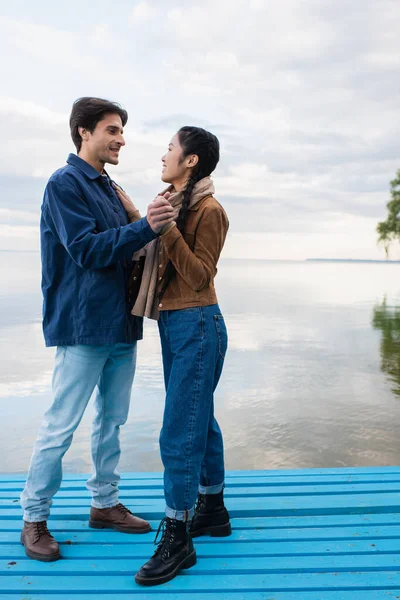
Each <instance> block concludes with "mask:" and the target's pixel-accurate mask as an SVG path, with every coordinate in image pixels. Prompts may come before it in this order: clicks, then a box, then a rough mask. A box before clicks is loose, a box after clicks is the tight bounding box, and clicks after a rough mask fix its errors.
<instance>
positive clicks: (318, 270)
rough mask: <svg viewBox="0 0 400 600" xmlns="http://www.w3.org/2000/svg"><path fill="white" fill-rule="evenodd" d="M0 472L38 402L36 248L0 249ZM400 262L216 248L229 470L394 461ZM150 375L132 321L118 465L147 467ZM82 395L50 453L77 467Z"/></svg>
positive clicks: (397, 449)
mask: <svg viewBox="0 0 400 600" xmlns="http://www.w3.org/2000/svg"><path fill="white" fill-rule="evenodd" d="M0 261H1V262H0V277H1V281H2V286H1V292H0V309H1V310H0V356H1V361H0V421H1V424H2V434H1V436H0V472H2V473H6V472H14V473H17V472H21V473H22V472H25V471H26V469H27V466H28V464H29V459H30V455H31V451H32V446H33V443H34V440H35V437H36V433H37V429H38V427H39V425H40V422H41V419H42V416H43V413H44V411H45V410H46V408H47V407H48V405H49V404H50V403H51V388H50V385H51V373H52V368H53V357H54V349H52V348H48V349H46V348H45V346H44V342H43V338H42V331H41V321H40V315H41V294H40V258H39V254H37V253H25V252H21V253H18V252H13V253H8V252H2V253H0ZM399 272H400V265H397V264H372V263H313V262H264V261H228V260H225V261H224V260H222V261H221V262H220V266H219V274H218V277H217V281H216V284H217V291H218V293H219V299H220V305H221V308H222V311H223V313H224V315H225V319H226V323H227V327H228V332H229V337H230V347H229V350H228V353H227V356H226V360H225V369H224V372H223V375H222V379H221V382H220V385H219V387H218V390H217V394H216V413H217V417H218V420H219V422H220V425H221V427H222V430H223V433H224V439H225V452H226V466H227V468H229V469H270V468H297V467H299V468H301V467H335V466H339V467H341V466H347V465H348V466H363V465H391V464H397V465H398V464H400V443H399V424H400V278H399ZM163 401H164V392H163V381H162V371H161V355H160V345H159V340H158V331H157V327H156V325H155V324H154V323H153V322H150V321H146V323H145V339H144V340H143V341H142V342H139V356H138V368H137V373H136V378H135V383H134V387H133V392H132V404H131V410H130V416H129V420H128V422H127V424H126V425H125V426H124V427H123V428H122V430H121V442H122V450H123V451H122V458H121V462H120V470H122V471H144V470H149V471H161V470H162V465H161V461H160V458H159V451H158V433H159V429H160V424H161V418H162V411H163ZM91 418H92V408H91V407H89V409H88V410H87V413H86V414H85V417H84V419H83V421H82V423H81V425H80V427H79V429H78V431H77V433H76V435H75V438H74V441H73V444H72V447H71V448H70V450H69V451H68V453H67V454H66V456H65V459H64V471H65V472H89V471H90V468H91V463H90V452H89V438H90V424H91Z"/></svg>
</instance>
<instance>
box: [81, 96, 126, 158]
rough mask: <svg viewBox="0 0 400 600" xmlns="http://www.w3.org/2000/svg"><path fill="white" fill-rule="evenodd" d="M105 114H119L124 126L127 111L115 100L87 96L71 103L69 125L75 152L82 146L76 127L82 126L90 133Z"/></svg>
mask: <svg viewBox="0 0 400 600" xmlns="http://www.w3.org/2000/svg"><path fill="white" fill-rule="evenodd" d="M106 115H119V116H120V117H121V121H122V127H125V125H126V123H127V121H128V113H127V112H126V110H125V109H123V108H122V107H121V106H120V105H119V104H117V103H116V102H110V101H109V100H104V99H103V98H91V97H89V96H86V97H84V98H78V100H75V102H74V104H73V105H72V111H71V116H70V119H69V126H70V129H71V137H72V141H73V142H74V144H75V147H76V150H77V152H79V151H80V149H81V146H82V138H81V136H80V133H79V130H78V128H79V127H84V128H85V129H87V130H88V131H90V133H93V131H94V130H95V129H96V126H97V123H98V122H99V121H102V120H103V119H104V117H105V116H106Z"/></svg>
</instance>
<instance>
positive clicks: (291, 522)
mask: <svg viewBox="0 0 400 600" xmlns="http://www.w3.org/2000/svg"><path fill="white" fill-rule="evenodd" d="M78 516H81V517H82V519H81V518H78ZM231 522H232V527H233V528H234V529H302V528H321V527H324V528H325V529H327V528H329V527H356V526H358V525H369V526H371V525H400V513H384V514H380V513H373V514H352V515H347V514H341V515H311V516H304V517H247V518H246V517H242V518H240V517H239V518H232V519H231ZM150 524H151V525H152V526H153V528H157V527H158V524H159V521H158V520H152V521H150ZM21 526H22V511H21V510H19V512H18V514H17V515H16V516H15V518H14V519H6V520H2V519H1V511H0V531H19V530H20V528H21ZM49 527H51V529H54V530H55V531H60V530H63V529H64V530H68V531H71V530H73V529H75V530H77V531H82V529H85V528H86V529H87V528H88V512H87V511H83V512H82V513H81V515H77V516H76V517H75V518H74V519H71V520H64V519H62V515H61V518H55V517H54V518H53V516H51V517H50V519H49Z"/></svg>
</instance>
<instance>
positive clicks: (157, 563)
mask: <svg viewBox="0 0 400 600" xmlns="http://www.w3.org/2000/svg"><path fill="white" fill-rule="evenodd" d="M161 529H162V537H161V541H160V542H159V544H158V546H157V550H156V551H155V552H154V554H153V556H152V557H151V558H150V560H148V561H147V563H146V564H145V565H143V567H142V568H141V569H140V570H139V571H138V572H137V573H136V575H135V581H136V583H139V584H140V585H160V583H166V582H167V581H170V580H171V579H173V578H174V577H175V576H176V575H177V574H178V573H179V571H180V570H181V569H189V568H190V567H193V565H195V564H196V550H195V549H194V547H193V541H192V538H191V537H190V535H189V534H188V531H187V523H184V522H183V521H177V520H176V519H170V518H169V517H164V519H163V520H162V521H161V523H160V526H159V528H158V531H157V535H156V539H155V540H154V543H157V538H158V534H159V533H160V531H161Z"/></svg>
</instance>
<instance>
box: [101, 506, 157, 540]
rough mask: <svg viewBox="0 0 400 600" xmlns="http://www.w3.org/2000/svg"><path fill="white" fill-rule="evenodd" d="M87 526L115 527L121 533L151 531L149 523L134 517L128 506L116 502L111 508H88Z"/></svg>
mask: <svg viewBox="0 0 400 600" xmlns="http://www.w3.org/2000/svg"><path fill="white" fill-rule="evenodd" d="M89 527H93V528H94V529H115V530H116V531H122V533H147V532H149V531H151V526H150V523H148V522H147V521H145V520H144V519H140V518H139V517H135V516H134V515H133V514H132V513H131V511H130V510H129V508H126V506H124V505H123V504H121V503H120V504H117V505H116V506H112V507H111V508H94V507H93V506H92V508H91V509H90V519H89Z"/></svg>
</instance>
